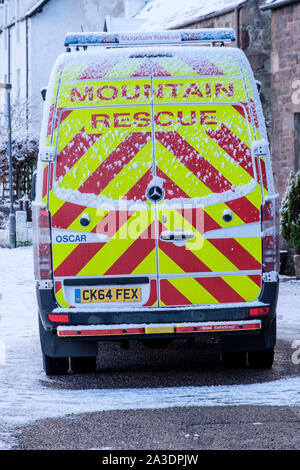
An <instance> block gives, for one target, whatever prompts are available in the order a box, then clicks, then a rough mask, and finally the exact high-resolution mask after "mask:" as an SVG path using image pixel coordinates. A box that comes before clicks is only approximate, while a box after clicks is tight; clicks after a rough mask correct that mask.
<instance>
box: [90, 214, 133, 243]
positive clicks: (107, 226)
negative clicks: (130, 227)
mask: <svg viewBox="0 0 300 470" xmlns="http://www.w3.org/2000/svg"><path fill="white" fill-rule="evenodd" d="M134 214H135V212H134V211H126V210H122V211H110V212H109V213H108V214H107V215H106V216H105V217H103V219H102V220H100V222H99V223H98V224H97V225H96V226H95V227H94V228H93V230H92V231H91V233H98V234H101V235H107V236H108V237H113V236H114V234H115V233H117V232H118V231H119V230H120V228H121V227H122V225H123V224H124V223H126V222H127V221H128V220H129V219H130V217H131V216H133V215H134Z"/></svg>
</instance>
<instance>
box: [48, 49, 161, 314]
mask: <svg viewBox="0 0 300 470" xmlns="http://www.w3.org/2000/svg"><path fill="white" fill-rule="evenodd" d="M114 53H115V54H116V55H117V57H116V58H115V60H112V61H111V62H110V59H109V57H108V59H107V60H104V61H103V62H102V60H103V58H102V57H101V54H100V55H99V56H97V55H96V56H93V57H92V59H93V61H91V62H90V64H89V65H87V64H86V63H85V65H83V64H78V65H77V67H75V66H74V64H70V65H69V64H67V65H65V67H64V70H63V71H62V75H61V80H60V89H59V93H58V101H57V104H56V111H55V112H54V115H56V119H53V123H52V129H53V127H54V132H53V131H52V134H53V138H52V142H51V145H52V146H54V147H55V148H56V162H55V166H54V169H53V179H51V181H52V183H51V185H50V191H49V203H50V204H49V207H50V211H51V215H52V241H53V253H52V254H53V271H54V279H55V288H56V297H57V300H58V302H59V303H60V305H62V306H74V307H81V306H83V307H86V305H87V304H88V305H89V306H91V307H93V306H95V307H96V308H107V307H111V306H118V308H119V307H120V306H122V305H123V306H125V307H126V306H130V307H140V306H143V305H151V306H155V305H157V285H156V279H157V264H156V243H155V228H156V227H155V210H154V207H155V205H154V204H150V203H149V202H148V201H147V200H146V190H147V187H148V184H149V182H150V181H151V180H152V179H153V177H154V176H155V165H154V152H153V138H152V125H151V113H152V110H151V105H150V102H151V92H150V91H149V90H150V89H151V83H150V79H149V78H148V77H146V78H145V77H144V76H143V74H140V73H139V74H138V77H137V78H136V79H133V80H131V81H129V82H128V83H127V84H126V85H124V83H126V81H125V82H124V79H122V77H121V78H120V74H121V75H122V74H124V75H125V76H127V74H128V69H126V70H125V69H124V67H123V68H122V67H121V63H122V55H120V51H114ZM112 54H113V52H112ZM128 63H129V64H131V62H130V60H129V61H127V65H128ZM109 64H110V68H109V67H108V65H109ZM130 66H131V67H132V73H134V70H139V69H140V67H141V59H139V58H138V59H136V60H134V59H133V64H132V65H130ZM114 67H115V69H114ZM80 68H81V70H80ZM112 69H114V70H112ZM74 70H76V76H75V77H74V73H75V72H74ZM109 72H110V73H111V74H110V76H109ZM117 78H118V80H117Z"/></svg>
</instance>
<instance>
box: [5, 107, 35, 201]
mask: <svg viewBox="0 0 300 470" xmlns="http://www.w3.org/2000/svg"><path fill="white" fill-rule="evenodd" d="M27 109H28V108H27V103H26V101H20V100H18V101H15V102H14V103H13V104H12V106H11V129H12V155H13V170H14V174H13V180H14V197H15V199H19V198H21V197H23V196H24V195H28V196H29V197H30V192H31V181H32V174H33V171H34V167H35V166H36V161H37V156H38V136H37V133H36V132H35V131H33V130H32V129H31V128H30V126H28V116H27ZM7 182H8V158H7V117H6V109H5V107H2V108H1V109H0V190H1V192H0V199H1V198H2V199H5V196H6V190H7V187H8V183H7Z"/></svg>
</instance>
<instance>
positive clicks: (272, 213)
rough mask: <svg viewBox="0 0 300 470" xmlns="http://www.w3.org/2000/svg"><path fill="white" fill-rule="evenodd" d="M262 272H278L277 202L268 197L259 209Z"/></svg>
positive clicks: (274, 198) (276, 198)
mask: <svg viewBox="0 0 300 470" xmlns="http://www.w3.org/2000/svg"><path fill="white" fill-rule="evenodd" d="M261 221H262V264H263V272H270V271H277V272H278V271H279V201H278V195H274V196H271V197H268V198H267V199H266V201H265V203H264V204H263V205H262V207H261Z"/></svg>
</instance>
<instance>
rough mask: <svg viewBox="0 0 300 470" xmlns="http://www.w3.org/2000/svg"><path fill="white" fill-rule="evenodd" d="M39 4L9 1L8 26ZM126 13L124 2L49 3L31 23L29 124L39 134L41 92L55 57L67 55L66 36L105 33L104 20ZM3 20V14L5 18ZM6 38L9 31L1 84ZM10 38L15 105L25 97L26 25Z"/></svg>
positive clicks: (1, 38) (0, 50)
mask: <svg viewBox="0 0 300 470" xmlns="http://www.w3.org/2000/svg"><path fill="white" fill-rule="evenodd" d="M18 1H19V2H20V3H19V6H18V4H17V3H18ZM37 2H38V0H6V4H7V6H6V7H5V6H4V8H3V10H5V9H7V17H8V24H9V23H10V22H11V21H13V20H14V19H18V18H17V17H16V14H17V12H18V13H19V12H20V17H22V16H23V15H24V13H25V12H26V11H28V9H29V8H30V7H32V6H33V5H34V4H36V3H37ZM124 10H125V0H49V2H48V3H47V4H46V5H45V6H44V7H43V11H42V12H41V13H36V14H35V15H34V16H32V17H31V18H30V19H29V20H28V29H29V63H28V68H29V70H28V73H29V98H30V101H31V108H30V124H31V126H32V128H33V131H35V132H36V133H37V134H39V131H40V124H41V115H42V100H41V93H40V90H41V88H42V87H43V86H45V85H47V83H48V78H49V74H50V71H51V68H52V65H53V63H54V61H55V59H56V57H57V56H58V55H59V54H60V53H61V52H63V51H64V37H65V34H66V33H67V32H70V31H80V30H81V27H82V28H83V30H84V31H103V26H104V20H105V16H106V15H112V16H124ZM0 11H1V9H0ZM3 16H4V14H3V15H2V18H3ZM1 23H4V19H3V21H1V15H0V29H1ZM7 34H8V33H7V30H5V31H4V32H3V33H2V34H0V80H2V81H3V80H4V76H5V75H7V63H8V60H7V48H6V47H5V45H6V44H7V37H6V38H5V36H6V35H7ZM10 35H11V82H12V85H13V91H12V101H13V100H15V99H16V98H17V97H18V96H19V97H20V100H23V99H24V98H25V95H26V22H25V21H21V22H16V24H15V25H14V26H13V27H11V28H10ZM18 70H19V71H18ZM19 83H20V90H18V84H19ZM18 93H19V95H18ZM0 100H1V98H0Z"/></svg>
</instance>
